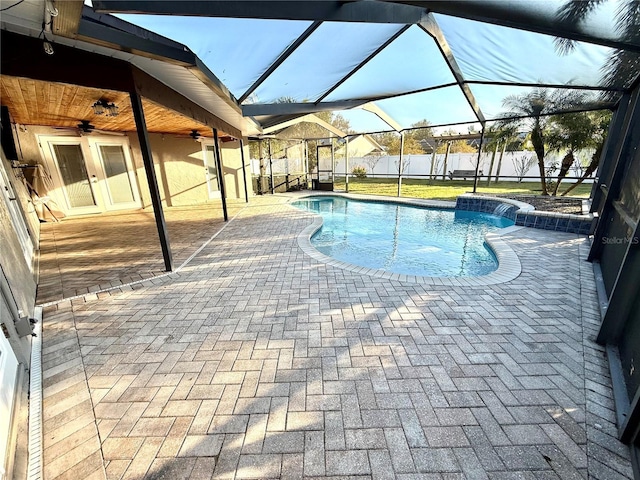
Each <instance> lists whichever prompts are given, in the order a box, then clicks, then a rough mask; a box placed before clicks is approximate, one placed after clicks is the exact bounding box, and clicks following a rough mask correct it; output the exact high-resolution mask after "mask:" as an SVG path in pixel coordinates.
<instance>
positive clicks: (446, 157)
mask: <svg viewBox="0 0 640 480" xmlns="http://www.w3.org/2000/svg"><path fill="white" fill-rule="evenodd" d="M450 151H451V142H447V153H445V154H444V165H443V166H442V180H445V179H446V178H447V161H448V160H449V152H450Z"/></svg>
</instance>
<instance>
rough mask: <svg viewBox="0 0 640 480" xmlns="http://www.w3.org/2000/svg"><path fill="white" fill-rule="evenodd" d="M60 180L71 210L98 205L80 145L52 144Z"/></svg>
mask: <svg viewBox="0 0 640 480" xmlns="http://www.w3.org/2000/svg"><path fill="white" fill-rule="evenodd" d="M52 147H53V153H54V155H55V159H56V161H57V163H58V168H59V170H60V178H61V180H62V185H63V188H64V191H65V193H66V198H67V202H68V203H69V207H70V208H71V209H77V208H87V207H95V206H96V205H97V203H96V199H95V195H94V192H93V189H92V188H91V182H90V179H89V174H88V172H87V167H86V164H85V161H84V156H83V155H82V148H80V145H79V144H71V145H70V144H52Z"/></svg>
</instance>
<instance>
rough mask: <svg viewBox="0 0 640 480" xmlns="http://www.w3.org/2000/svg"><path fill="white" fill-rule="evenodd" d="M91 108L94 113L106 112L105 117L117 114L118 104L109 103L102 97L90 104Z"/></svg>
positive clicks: (101, 113)
mask: <svg viewBox="0 0 640 480" xmlns="http://www.w3.org/2000/svg"><path fill="white" fill-rule="evenodd" d="M91 108H93V113H94V114H96V115H103V114H106V116H107V117H117V116H118V106H117V105H116V104H115V103H109V102H108V101H106V100H104V99H102V98H101V99H100V100H98V101H97V102H96V103H94V104H93V105H91Z"/></svg>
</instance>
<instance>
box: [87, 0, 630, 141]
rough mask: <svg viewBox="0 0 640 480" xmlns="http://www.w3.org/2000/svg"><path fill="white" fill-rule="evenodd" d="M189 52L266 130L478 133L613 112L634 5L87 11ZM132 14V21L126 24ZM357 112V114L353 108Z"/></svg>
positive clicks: (269, 4) (471, 3)
mask: <svg viewBox="0 0 640 480" xmlns="http://www.w3.org/2000/svg"><path fill="white" fill-rule="evenodd" d="M93 7H94V9H95V10H96V11H99V12H113V13H118V14H119V15H118V16H119V17H120V18H122V19H124V20H126V21H128V22H132V23H134V24H136V25H138V26H140V27H142V28H144V29H148V30H150V31H152V32H155V33H156V34H159V35H161V36H164V37H167V38H169V39H171V40H173V41H175V42H179V43H181V44H184V45H186V46H187V47H188V48H189V49H190V50H191V51H193V52H194V53H195V54H196V55H197V57H198V58H200V59H202V61H203V63H204V64H205V65H206V67H207V68H208V69H209V70H211V72H213V74H214V75H215V76H216V77H217V78H219V79H220V80H221V81H222V82H223V83H224V84H225V85H226V86H227V87H228V89H229V91H230V92H231V94H232V95H233V96H234V98H235V99H237V101H238V103H239V104H240V105H241V107H242V111H243V114H244V115H246V116H250V117H253V118H255V119H256V120H257V121H258V122H259V123H260V124H261V125H262V126H263V127H271V126H273V125H277V124H278V123H280V122H281V121H285V120H290V119H291V118H295V117H299V116H302V115H306V114H308V113H313V112H318V111H326V110H331V111H336V110H344V111H343V112H342V115H343V116H344V117H345V118H346V119H347V120H348V121H349V122H350V126H351V129H352V130H354V131H359V132H371V131H379V130H389V129H395V130H402V129H406V128H410V127H411V126H412V125H414V124H416V123H417V122H421V121H423V120H426V121H427V122H429V124H431V125H451V124H462V123H464V124H467V123H476V124H477V123H481V124H482V123H485V122H486V121H491V120H496V119H501V118H504V117H506V116H511V115H513V114H514V113H515V114H517V113H518V112H513V111H510V109H508V108H506V107H505V106H504V100H505V99H507V98H510V97H513V96H521V95H527V94H531V93H537V92H539V91H540V90H539V89H541V90H542V93H543V95H544V94H548V95H549V96H551V97H553V96H557V95H559V93H558V92H563V93H565V94H572V97H571V101H570V102H567V101H564V102H563V103H562V105H561V106H554V107H548V108H547V109H546V110H545V112H546V113H554V112H556V111H560V110H565V109H595V108H612V107H615V105H616V104H617V102H618V101H619V99H620V97H621V95H622V93H624V92H625V91H629V90H630V89H631V88H632V86H633V85H634V84H635V83H636V82H637V81H638V74H639V69H640V68H639V66H640V61H639V58H640V33H639V32H640V25H638V19H639V18H640V2H634V1H631V0H619V1H618V0H600V1H595V0H591V1H573V0H532V1H527V2H513V1H500V0H464V1H458V0H449V1H429V0H425V1H418V0H416V1H375V0H367V1H352V2H340V1H297V2H292V1H270V0H261V1H242V2H227V1H208V2H201V1H190V0H183V1H180V2H166V1H148V0H129V1H121V0H94V1H93ZM134 14H135V15H134ZM363 107H365V108H363Z"/></svg>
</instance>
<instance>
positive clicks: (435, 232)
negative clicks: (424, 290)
mask: <svg viewBox="0 0 640 480" xmlns="http://www.w3.org/2000/svg"><path fill="white" fill-rule="evenodd" d="M292 205H293V206H295V207H297V208H300V209H302V210H306V211H310V212H314V213H318V214H320V215H322V218H323V225H322V228H321V229H320V230H318V231H317V232H316V234H315V235H314V236H313V237H312V238H311V243H312V245H313V246H315V248H317V249H318V250H319V251H320V252H322V253H324V254H325V255H327V256H329V257H332V258H335V259H337V260H340V261H343V262H347V263H351V264H354V265H358V266H362V267H368V268H378V269H382V270H386V271H389V272H393V273H402V274H406V275H421V276H432V277H460V276H477V275H486V274H488V273H490V272H492V271H494V270H496V268H498V261H497V260H496V257H495V255H494V254H493V252H492V251H491V249H490V248H489V247H488V246H487V245H486V244H485V243H484V235H485V234H486V233H487V232H490V231H492V230H497V229H499V228H504V227H508V226H510V225H513V221H511V220H509V219H506V218H503V217H500V216H497V215H491V214H488V213H480V212H468V211H464V210H453V209H437V208H421V207H414V206H409V205H400V204H396V203H389V202H366V201H358V200H349V199H346V198H342V197H321V198H308V199H303V200H299V201H296V202H293V203H292Z"/></svg>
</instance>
